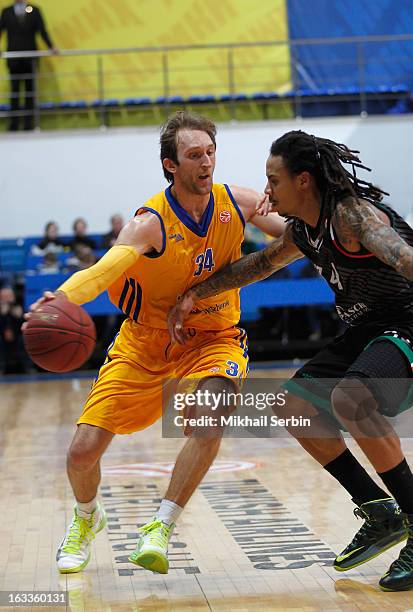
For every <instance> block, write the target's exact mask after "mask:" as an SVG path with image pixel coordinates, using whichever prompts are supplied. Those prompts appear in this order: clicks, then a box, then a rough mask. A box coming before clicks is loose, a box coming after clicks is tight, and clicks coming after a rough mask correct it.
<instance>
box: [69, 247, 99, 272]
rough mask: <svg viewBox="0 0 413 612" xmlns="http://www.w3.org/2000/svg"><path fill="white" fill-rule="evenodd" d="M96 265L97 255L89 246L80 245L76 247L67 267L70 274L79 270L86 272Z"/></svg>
mask: <svg viewBox="0 0 413 612" xmlns="http://www.w3.org/2000/svg"><path fill="white" fill-rule="evenodd" d="M95 263H96V255H95V254H94V252H93V251H92V249H91V248H90V247H89V246H86V245H85V244H78V245H77V246H76V247H75V252H74V256H73V257H69V259H68V260H67V261H66V265H67V266H68V268H69V271H70V272H76V271H77V270H85V269H86V268H90V266H93V264H95Z"/></svg>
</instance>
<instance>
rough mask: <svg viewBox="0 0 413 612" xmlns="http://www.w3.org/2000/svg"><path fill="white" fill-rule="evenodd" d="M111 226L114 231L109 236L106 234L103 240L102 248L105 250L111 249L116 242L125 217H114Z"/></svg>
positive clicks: (111, 219)
mask: <svg viewBox="0 0 413 612" xmlns="http://www.w3.org/2000/svg"><path fill="white" fill-rule="evenodd" d="M110 225H111V227H112V229H111V230H110V232H109V233H108V234H105V235H104V236H103V238H102V247H103V248H104V249H110V247H113V245H114V244H115V242H116V239H117V237H118V236H119V233H120V230H121V229H122V227H123V225H124V221H123V217H122V216H121V215H113V216H112V217H111V218H110Z"/></svg>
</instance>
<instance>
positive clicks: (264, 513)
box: [0, 371, 413, 612]
mask: <svg viewBox="0 0 413 612" xmlns="http://www.w3.org/2000/svg"><path fill="white" fill-rule="evenodd" d="M265 375H267V376H268V375H269V372H268V371H266V372H265ZM90 383H91V381H90V380H87V379H72V380H52V381H35V382H22V383H16V382H13V383H5V384H1V385H0V393H1V397H2V401H1V407H0V423H1V427H0V432H1V433H0V441H1V444H0V448H1V455H0V457H1V459H0V543H1V545H0V591H10V590H21V591H55V590H63V591H67V592H68V601H69V603H68V605H67V606H66V609H68V610H75V611H86V612H92V611H95V610H96V611H99V612H101V611H104V612H109V611H116V612H123V611H125V612H126V611H132V610H136V611H140V610H153V611H166V610H174V611H175V610H176V611H180V610H185V611H186V610H188V611H189V610H199V611H201V610H202V611H204V610H205V611H208V610H214V611H218V610H219V611H224V610H225V611H228V612H233V611H238V612H247V611H250V610H254V611H255V610H256V611H258V610H259V611H263V610H279V611H281V610H288V611H292V610H296V611H298V610H302V611H305V612H313V611H317V610H323V612H327V611H346V612H350V611H352V610H363V611H366V612H370V611H371V612H376V611H378V610H383V611H389V612H390V611H392V612H396V611H404V612H407V611H408V610H410V611H413V591H410V592H405V593H383V592H381V591H380V590H379V588H378V586H377V583H378V579H379V578H380V576H381V575H382V574H383V573H384V571H385V570H386V569H387V568H388V566H389V564H390V563H391V561H392V560H393V559H394V558H395V557H396V555H397V554H398V550H399V548H400V547H397V548H393V549H391V551H389V552H387V553H384V554H383V555H381V556H380V557H378V558H377V559H374V560H372V561H371V562H370V563H368V564H365V565H363V566H361V567H360V569H359V570H352V571H350V572H347V573H345V574H339V573H337V572H335V571H334V570H333V569H332V567H331V563H332V559H333V558H334V556H335V553H338V552H339V551H341V550H342V549H343V548H344V546H345V545H346V544H347V543H348V542H349V541H350V539H351V538H352V536H353V535H354V533H355V531H356V530H357V529H358V528H359V527H360V526H361V522H360V521H357V519H356V518H355V517H354V516H353V512H352V511H353V504H352V502H351V501H350V499H349V497H348V495H347V493H346V492H345V491H344V490H342V489H341V488H340V487H339V486H338V485H337V484H336V483H335V481H334V480H333V479H332V478H330V477H329V476H328V475H327V474H326V473H325V472H324V471H323V470H322V469H320V468H319V467H318V465H317V464H316V463H315V462H314V461H313V460H312V459H311V458H310V457H308V456H307V455H306V454H305V453H304V451H303V450H302V449H301V448H300V447H298V446H297V445H296V444H295V443H294V442H293V441H292V440H291V439H287V438H280V439H277V440H274V439H262V438H251V439H226V440H224V442H223V444H222V448H221V452H220V455H219V457H218V461H217V462H216V465H215V470H214V471H212V472H210V473H209V474H208V475H207V477H206V478H205V480H204V482H203V484H202V486H201V487H200V489H199V490H198V491H197V492H196V493H195V495H194V496H193V498H192V500H191V501H190V503H189V505H188V506H187V508H186V510H185V512H184V513H183V515H182V517H181V519H180V521H179V524H178V527H177V529H176V533H175V534H174V536H173V539H172V545H171V548H170V559H171V569H170V571H169V574H168V575H166V576H162V575H158V574H152V573H150V572H146V571H144V570H142V569H140V568H137V567H136V566H133V565H131V564H130V563H128V562H127V556H128V554H129V551H131V550H132V549H133V548H134V546H135V543H136V524H137V523H144V522H146V521H147V520H148V519H149V518H150V517H151V516H152V515H153V514H154V512H155V510H156V508H157V506H158V504H159V501H160V499H161V497H162V495H163V492H164V490H165V487H166V485H167V482H168V478H169V476H168V471H169V470H170V466H171V464H172V462H173V461H174V458H175V456H176V454H177V452H178V450H179V448H180V447H181V445H182V442H181V441H180V440H176V439H162V437H161V428H160V425H159V424H156V425H154V426H153V427H152V428H150V429H149V430H147V431H145V432H142V433H138V434H134V435H132V436H123V437H121V436H119V437H117V438H116V439H115V440H114V442H113V443H112V445H111V446H110V448H109V450H108V452H107V454H106V456H105V458H104V462H103V468H104V475H103V481H102V488H101V494H102V501H103V504H104V506H105V508H106V510H107V513H108V518H109V522H108V528H107V530H106V531H104V532H102V533H101V534H99V535H98V536H97V538H96V540H95V543H94V549H93V555H92V559H91V562H90V564H89V566H88V567H87V568H86V570H85V571H84V572H83V573H82V574H76V575H68V576H60V575H59V574H58V572H57V570H56V567H55V553H56V547H57V545H58V544H59V542H60V541H61V539H62V537H63V535H64V533H65V529H66V526H67V524H68V523H69V521H70V518H71V514H72V504H73V499H72V494H71V490H70V488H69V485H68V482H67V480H66V475H65V453H66V449H67V447H68V444H69V441H70V440H71V438H72V435H73V433H74V429H75V427H74V422H75V419H76V417H77V415H78V413H79V411H80V408H81V405H82V402H83V400H84V398H85V396H86V394H87V391H88V389H89V386H90ZM404 447H405V450H406V454H407V457H408V459H409V460H410V462H411V463H413V442H412V441H411V440H404ZM351 448H352V449H354V450H355V452H356V449H355V447H354V446H353V445H351ZM357 454H358V453H357ZM3 609H8V610H12V609H16V608H11V607H9V608H7V607H5V608H0V610H3ZM22 609H23V608H22ZM25 609H30V608H25ZM32 609H33V610H51V609H55V610H63V609H65V608H64V607H53V608H51V607H48V608H46V607H44V608H42V607H33V608H32Z"/></svg>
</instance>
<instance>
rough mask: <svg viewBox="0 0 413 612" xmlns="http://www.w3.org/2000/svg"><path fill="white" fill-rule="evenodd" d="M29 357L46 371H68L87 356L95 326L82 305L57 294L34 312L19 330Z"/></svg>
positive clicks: (92, 344) (88, 355)
mask: <svg viewBox="0 0 413 612" xmlns="http://www.w3.org/2000/svg"><path fill="white" fill-rule="evenodd" d="M23 340H24V346H25V348H26V351H27V353H28V354H29V356H30V357H31V359H32V360H33V361H34V363H36V364H37V365H38V366H40V367H41V368H43V369H45V370H48V371H49V372H70V371H71V370H75V369H76V368H79V367H80V366H81V365H83V364H84V363H85V361H86V360H87V359H88V358H89V357H90V355H91V353H92V351H93V348H94V346H95V342H96V330H95V325H94V323H93V321H92V319H91V318H90V316H89V315H88V314H87V312H86V311H85V310H83V308H81V307H80V306H77V304H73V303H72V302H69V301H68V300H67V299H66V298H61V297H57V298H55V299H53V300H50V302H45V303H44V304H42V305H41V307H40V308H39V310H37V311H36V312H34V313H33V314H32V316H31V318H30V319H29V321H28V324H27V327H26V329H25V330H24V332H23Z"/></svg>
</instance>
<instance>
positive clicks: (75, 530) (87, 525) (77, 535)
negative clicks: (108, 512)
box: [62, 514, 95, 554]
mask: <svg viewBox="0 0 413 612" xmlns="http://www.w3.org/2000/svg"><path fill="white" fill-rule="evenodd" d="M92 527H93V516H91V517H90V519H85V518H82V517H80V516H78V515H77V514H76V515H75V517H74V518H73V521H72V523H71V525H70V527H69V533H68V534H67V536H66V541H65V544H64V546H62V550H64V551H65V552H67V553H72V554H75V553H77V552H79V550H80V547H81V546H82V544H83V542H84V541H85V540H86V541H87V543H88V544H89V543H90V542H91V541H92V540H93V539H94V537H95V534H94V533H93V530H92Z"/></svg>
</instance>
